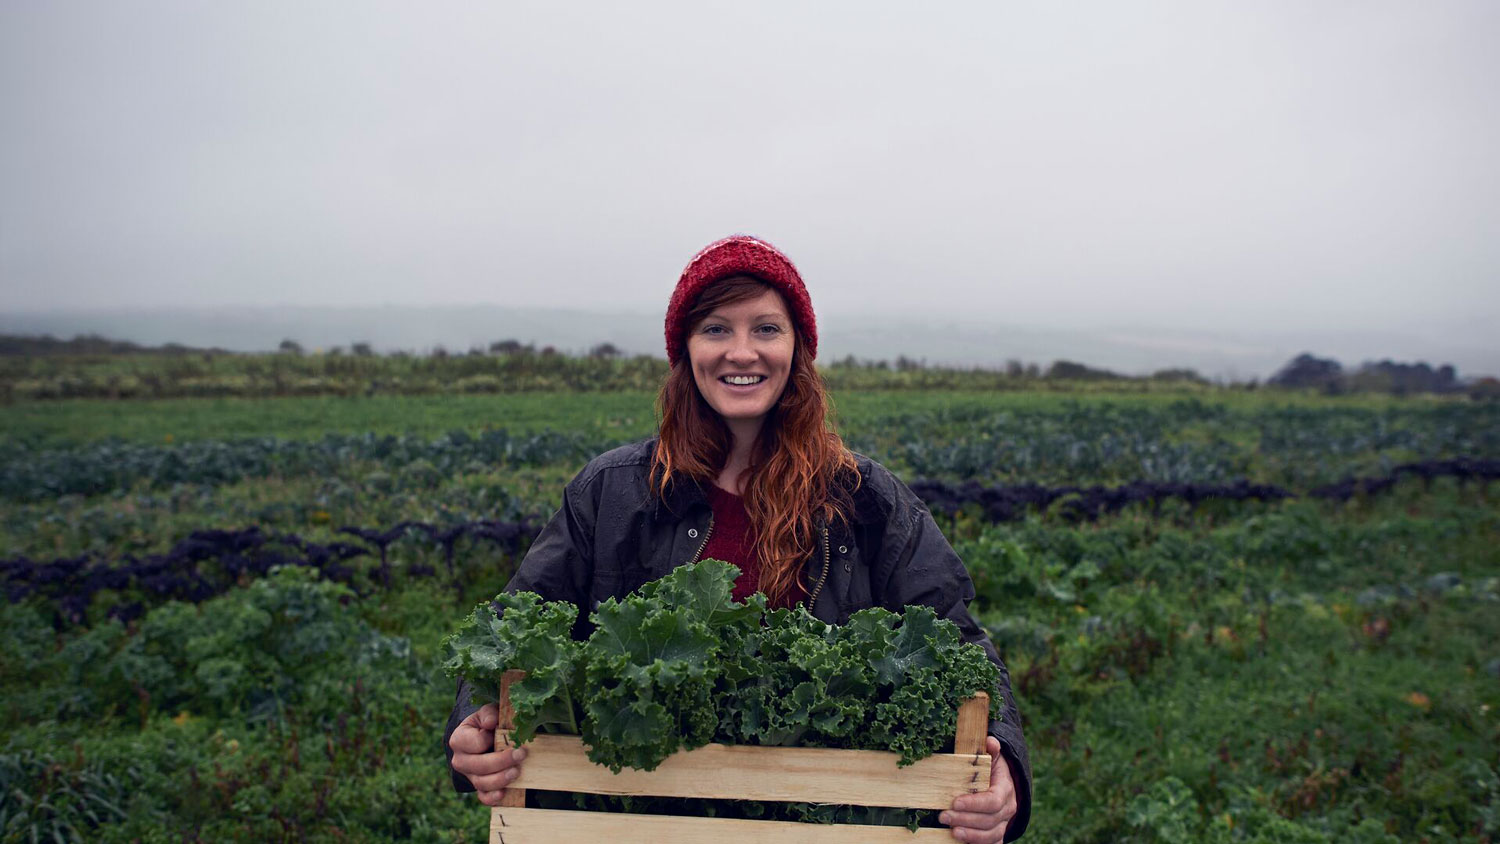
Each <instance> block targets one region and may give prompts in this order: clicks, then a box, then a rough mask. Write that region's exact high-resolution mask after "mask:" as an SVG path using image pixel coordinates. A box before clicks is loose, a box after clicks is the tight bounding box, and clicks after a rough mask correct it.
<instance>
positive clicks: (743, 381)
mask: <svg viewBox="0 0 1500 844" xmlns="http://www.w3.org/2000/svg"><path fill="white" fill-rule="evenodd" d="M724 380H725V381H727V382H729V383H730V384H739V385H749V384H759V383H760V381H761V376H759V375H726V376H724Z"/></svg>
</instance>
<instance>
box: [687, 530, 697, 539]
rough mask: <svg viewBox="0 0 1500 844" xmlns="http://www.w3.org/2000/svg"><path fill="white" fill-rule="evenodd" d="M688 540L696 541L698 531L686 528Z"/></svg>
mask: <svg viewBox="0 0 1500 844" xmlns="http://www.w3.org/2000/svg"><path fill="white" fill-rule="evenodd" d="M688 538H689V539H697V538H698V529H697V528H688Z"/></svg>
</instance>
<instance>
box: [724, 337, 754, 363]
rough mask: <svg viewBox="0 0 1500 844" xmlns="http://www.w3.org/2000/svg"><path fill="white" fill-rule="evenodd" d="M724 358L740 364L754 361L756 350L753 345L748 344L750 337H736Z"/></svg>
mask: <svg viewBox="0 0 1500 844" xmlns="http://www.w3.org/2000/svg"><path fill="white" fill-rule="evenodd" d="M724 359H725V360H727V361H729V362H730V363H735V364H741V365H744V364H751V363H755V359H756V352H755V347H754V346H752V345H751V344H750V338H749V337H746V336H744V335H740V336H738V337H736V338H735V340H734V343H733V345H731V346H730V347H729V351H728V352H726V353H725V355H724Z"/></svg>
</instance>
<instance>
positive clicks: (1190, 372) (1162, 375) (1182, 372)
mask: <svg viewBox="0 0 1500 844" xmlns="http://www.w3.org/2000/svg"><path fill="white" fill-rule="evenodd" d="M1151 380H1152V381H1166V382H1168V383H1190V384H1207V383H1208V379H1207V378H1204V377H1203V376H1202V375H1199V374H1198V370H1196V369H1187V368H1175V369H1158V370H1156V371H1155V372H1153V373H1151Z"/></svg>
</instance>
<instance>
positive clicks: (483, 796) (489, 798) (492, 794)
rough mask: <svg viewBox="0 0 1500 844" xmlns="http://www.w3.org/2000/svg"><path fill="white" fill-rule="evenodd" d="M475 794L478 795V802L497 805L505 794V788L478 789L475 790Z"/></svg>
mask: <svg viewBox="0 0 1500 844" xmlns="http://www.w3.org/2000/svg"><path fill="white" fill-rule="evenodd" d="M475 795H476V796H478V798H479V802H480V803H483V804H484V805H486V806H499V805H500V800H501V798H503V797H504V796H505V790H504V789H501V790H499V791H478V792H475Z"/></svg>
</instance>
